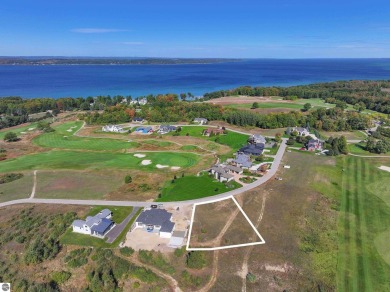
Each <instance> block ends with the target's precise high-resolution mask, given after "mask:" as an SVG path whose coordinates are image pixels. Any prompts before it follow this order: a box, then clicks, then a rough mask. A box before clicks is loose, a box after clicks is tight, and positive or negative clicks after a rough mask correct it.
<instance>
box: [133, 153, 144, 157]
mask: <svg viewBox="0 0 390 292" xmlns="http://www.w3.org/2000/svg"><path fill="white" fill-rule="evenodd" d="M134 156H135V157H138V158H143V157H145V156H146V155H145V154H138V153H137V154H134Z"/></svg>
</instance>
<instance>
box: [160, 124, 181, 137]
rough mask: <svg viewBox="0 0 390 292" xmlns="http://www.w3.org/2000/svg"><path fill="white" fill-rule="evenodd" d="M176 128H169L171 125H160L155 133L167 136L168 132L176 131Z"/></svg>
mask: <svg viewBox="0 0 390 292" xmlns="http://www.w3.org/2000/svg"><path fill="white" fill-rule="evenodd" d="M176 129H177V128H176V127H175V126H171V125H161V126H160V127H159V129H158V131H157V133H159V134H162V135H163V134H167V133H169V132H173V131H176Z"/></svg>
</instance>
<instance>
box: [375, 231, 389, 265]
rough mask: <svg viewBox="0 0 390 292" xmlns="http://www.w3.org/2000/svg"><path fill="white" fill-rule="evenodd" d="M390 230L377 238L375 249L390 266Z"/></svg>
mask: <svg viewBox="0 0 390 292" xmlns="http://www.w3.org/2000/svg"><path fill="white" fill-rule="evenodd" d="M389 238H390V228H389V229H388V230H387V231H384V232H382V233H380V234H378V235H377V236H376V237H375V240H374V243H375V247H376V249H377V251H378V253H379V254H380V256H381V257H382V258H383V260H384V261H385V262H386V263H387V264H388V265H389V266H390V248H389Z"/></svg>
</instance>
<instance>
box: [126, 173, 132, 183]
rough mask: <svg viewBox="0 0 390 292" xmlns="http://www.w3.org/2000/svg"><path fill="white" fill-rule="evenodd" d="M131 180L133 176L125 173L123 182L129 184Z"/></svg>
mask: <svg viewBox="0 0 390 292" xmlns="http://www.w3.org/2000/svg"><path fill="white" fill-rule="evenodd" d="M132 181H133V178H132V177H131V176H130V175H126V176H125V183H126V184H129V183H131V182H132Z"/></svg>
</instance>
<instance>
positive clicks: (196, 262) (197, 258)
mask: <svg viewBox="0 0 390 292" xmlns="http://www.w3.org/2000/svg"><path fill="white" fill-rule="evenodd" d="M206 265H207V260H206V255H205V253H204V252H201V251H192V252H189V253H188V254H187V267H189V268H190V269H203V268H204V267H205V266H206Z"/></svg>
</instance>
